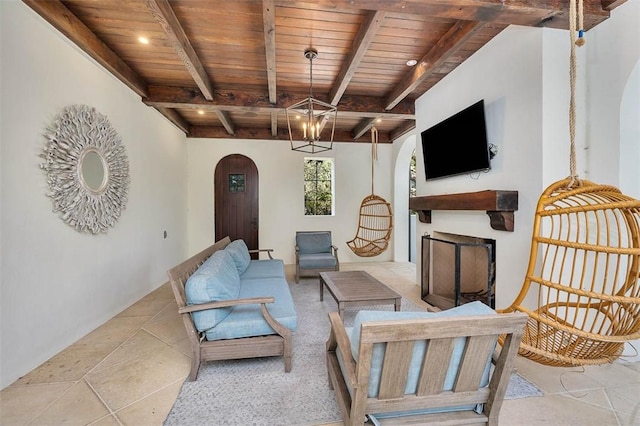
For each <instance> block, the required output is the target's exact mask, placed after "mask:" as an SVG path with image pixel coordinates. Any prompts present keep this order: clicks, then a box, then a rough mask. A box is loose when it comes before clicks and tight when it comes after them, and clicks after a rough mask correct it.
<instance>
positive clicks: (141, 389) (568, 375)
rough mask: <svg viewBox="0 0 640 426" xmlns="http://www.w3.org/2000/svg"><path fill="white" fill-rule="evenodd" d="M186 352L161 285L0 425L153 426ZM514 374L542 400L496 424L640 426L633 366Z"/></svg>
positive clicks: (404, 275) (524, 363)
mask: <svg viewBox="0 0 640 426" xmlns="http://www.w3.org/2000/svg"><path fill="white" fill-rule="evenodd" d="M341 269H343V270H353V269H364V270H367V271H369V272H370V273H371V274H372V275H374V276H375V277H376V278H378V279H380V280H381V281H383V282H385V283H387V284H389V285H392V286H393V287H394V288H395V289H396V290H397V291H398V292H399V293H401V294H402V295H403V296H405V297H408V298H410V299H412V300H414V301H415V302H416V303H420V302H421V301H420V290H419V287H418V286H417V285H416V283H415V276H416V274H415V265H413V264H411V263H393V262H381V263H345V264H341ZM287 272H288V274H289V275H291V274H292V273H293V269H292V268H291V267H290V265H288V266H287ZM189 352H190V351H189V347H188V344H187V341H186V334H185V331H184V328H183V325H182V322H181V320H180V318H179V316H178V315H177V313H176V305H175V302H174V300H173V295H172V293H171V289H170V287H169V285H168V284H165V285H163V286H162V287H160V288H159V289H157V290H156V291H154V292H152V293H150V294H149V295H147V296H146V297H144V298H142V299H141V300H139V301H138V302H137V303H135V304H134V305H132V306H131V307H129V308H128V309H126V310H124V311H123V312H122V313H120V314H119V315H117V316H116V317H114V318H113V319H111V320H110V321H108V322H107V323H105V324H104V325H102V326H101V327H99V328H98V329H96V330H94V331H93V332H92V333H90V334H88V335H87V336H85V337H84V338H82V339H80V340H79V341H78V342H76V343H74V344H73V345H71V346H69V347H68V348H66V349H65V350H63V351H62V352H60V353H59V354H58V355H56V356H54V357H53V358H51V359H50V360H49V361H47V362H45V363H44V364H42V365H41V366H39V367H37V368H36V369H34V370H33V371H31V372H29V373H28V374H26V375H25V376H24V377H22V378H20V379H19V380H17V381H16V382H15V383H13V384H12V385H10V386H8V387H6V388H5V389H3V390H2V391H0V424H1V425H46V424H63V423H64V424H69V425H161V424H162V423H163V421H164V419H165V417H166V416H167V414H168V413H169V410H171V407H172V405H173V403H174V401H175V398H176V396H177V394H178V391H179V390H180V386H181V385H182V383H183V382H184V380H185V378H186V377H187V374H188V372H189V363H190V358H189ZM516 365H517V368H518V371H519V373H520V374H521V375H522V376H524V377H525V378H527V379H529V380H530V381H532V382H533V383H535V384H536V385H537V386H538V387H539V388H540V389H541V390H542V392H543V393H544V396H543V397H532V398H524V399H517V400H509V401H505V403H504V405H503V408H502V411H501V413H500V422H501V424H503V425H552V426H556V425H623V426H627V425H640V363H628V362H624V361H619V362H616V363H613V364H609V365H604V366H590V367H586V368H584V369H582V368H558V367H546V366H541V365H539V364H536V363H533V362H531V361H529V360H526V359H524V358H519V359H518V360H517V363H516ZM340 424H341V423H338V424H335V425H336V426H338V425H340Z"/></svg>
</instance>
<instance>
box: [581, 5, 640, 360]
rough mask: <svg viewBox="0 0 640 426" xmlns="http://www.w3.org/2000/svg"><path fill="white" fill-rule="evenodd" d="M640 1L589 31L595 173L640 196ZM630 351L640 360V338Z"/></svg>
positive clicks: (627, 350)
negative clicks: (639, 164)
mask: <svg viewBox="0 0 640 426" xmlns="http://www.w3.org/2000/svg"><path fill="white" fill-rule="evenodd" d="M639 22H640V1H634V0H630V1H627V2H626V3H624V4H623V5H621V6H620V7H617V8H616V9H614V10H613V11H612V12H611V18H610V19H609V20H607V21H605V22H603V23H602V24H600V25H598V26H597V27H596V28H594V29H593V30H592V31H589V32H588V33H587V39H586V44H585V47H586V48H587V65H586V67H587V71H586V73H587V76H588V123H589V126H588V144H589V149H588V151H587V155H588V164H589V170H590V179H591V180H593V181H595V182H598V183H608V184H612V185H615V186H618V187H619V188H620V189H621V190H622V191H623V192H625V193H626V194H628V195H631V196H632V197H636V198H640V174H639V173H638V162H639V161H640V26H639V25H638V23H639ZM632 344H633V346H634V347H631V345H629V344H627V346H626V347H625V352H624V356H625V358H626V359H628V360H631V361H640V354H638V352H640V340H636V341H634V342H632Z"/></svg>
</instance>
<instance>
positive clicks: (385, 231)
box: [347, 194, 393, 257]
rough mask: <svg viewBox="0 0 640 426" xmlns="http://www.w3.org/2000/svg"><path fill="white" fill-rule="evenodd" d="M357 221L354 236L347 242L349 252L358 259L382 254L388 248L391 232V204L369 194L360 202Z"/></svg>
mask: <svg viewBox="0 0 640 426" xmlns="http://www.w3.org/2000/svg"><path fill="white" fill-rule="evenodd" d="M358 219H359V221H358V229H357V231H356V236H355V237H354V239H353V240H351V241H347V245H348V246H349V248H350V249H351V251H353V252H354V253H355V254H356V255H358V256H360V257H373V256H377V255H379V254H381V253H382V252H384V251H385V250H386V249H387V247H388V246H389V240H390V239H391V231H392V230H393V213H392V210H391V204H389V203H388V202H387V201H386V200H385V199H384V198H382V197H380V196H378V195H375V194H371V195H369V196H367V197H365V198H364V200H362V203H361V204H360V215H359V218H358Z"/></svg>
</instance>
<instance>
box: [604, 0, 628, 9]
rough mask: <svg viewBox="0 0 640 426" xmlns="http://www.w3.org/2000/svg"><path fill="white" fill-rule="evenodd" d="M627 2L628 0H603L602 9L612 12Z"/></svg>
mask: <svg viewBox="0 0 640 426" xmlns="http://www.w3.org/2000/svg"><path fill="white" fill-rule="evenodd" d="M626 2H627V0H602V8H603V9H604V10H608V11H609V12H611V11H612V10H613V9H615V8H616V7H618V6H620V5H622V4H623V3H626Z"/></svg>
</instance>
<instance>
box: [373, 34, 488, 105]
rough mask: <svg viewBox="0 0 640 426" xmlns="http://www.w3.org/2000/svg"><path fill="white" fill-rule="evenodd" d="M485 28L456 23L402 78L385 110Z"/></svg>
mask: <svg viewBox="0 0 640 426" xmlns="http://www.w3.org/2000/svg"><path fill="white" fill-rule="evenodd" d="M484 26H485V23H484V22H473V21H472V22H467V21H457V22H456V23H455V24H453V26H452V27H451V28H450V29H449V31H447V33H446V34H445V35H444V36H442V38H441V39H440V40H438V42H437V43H436V44H435V45H434V46H433V47H432V48H431V50H429V52H427V54H426V55H424V56H423V57H422V59H420V61H418V64H417V65H416V66H415V67H413V68H412V70H411V71H410V72H409V73H408V74H406V75H405V76H404V78H403V79H402V80H401V81H400V82H399V83H398V84H397V85H396V87H395V88H394V89H393V90H392V91H391V93H390V94H389V95H388V97H387V102H386V104H387V105H386V107H385V108H386V109H391V108H393V107H394V106H396V105H397V103H398V102H400V101H401V100H402V99H404V98H405V97H406V96H407V95H408V94H409V93H411V92H412V91H413V90H414V89H415V88H416V87H418V85H420V83H422V81H424V79H425V78H427V77H428V76H429V75H430V74H431V73H432V72H434V71H435V70H436V69H438V67H439V66H440V65H442V64H443V63H444V62H445V61H446V60H447V59H448V58H450V57H451V56H453V55H454V54H455V53H456V52H457V51H458V50H459V49H460V48H461V47H462V46H463V45H464V44H465V43H466V42H467V41H468V40H469V39H470V38H471V37H473V35H474V34H475V33H477V32H478V31H479V30H480V29H482V27H484Z"/></svg>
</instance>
